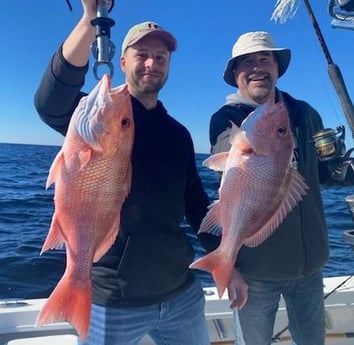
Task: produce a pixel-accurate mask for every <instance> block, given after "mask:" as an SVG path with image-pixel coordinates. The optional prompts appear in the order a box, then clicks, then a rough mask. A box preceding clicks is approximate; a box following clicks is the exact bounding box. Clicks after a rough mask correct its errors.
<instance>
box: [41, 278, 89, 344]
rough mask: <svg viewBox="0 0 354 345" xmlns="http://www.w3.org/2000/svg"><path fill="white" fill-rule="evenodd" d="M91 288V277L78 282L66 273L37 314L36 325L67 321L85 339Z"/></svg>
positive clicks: (87, 327)
mask: <svg viewBox="0 0 354 345" xmlns="http://www.w3.org/2000/svg"><path fill="white" fill-rule="evenodd" d="M91 290H92V287H91V280H90V279H89V280H86V281H85V282H84V283H83V282H80V283H79V284H78V283H77V282H75V281H73V280H71V279H69V278H67V277H66V276H65V274H64V276H63V277H62V279H61V280H60V281H59V283H58V285H57V286H56V288H55V289H54V291H53V292H52V294H51V295H50V296H49V298H48V300H47V302H46V303H45V305H44V306H43V307H42V310H41V311H40V313H39V315H38V316H37V320H36V327H41V326H43V325H44V324H47V323H52V322H60V321H67V322H69V323H70V324H71V325H72V326H73V327H74V328H75V329H76V331H77V333H78V334H79V336H80V338H81V339H82V340H85V339H86V338H87V335H88V330H89V325H90V316H91Z"/></svg>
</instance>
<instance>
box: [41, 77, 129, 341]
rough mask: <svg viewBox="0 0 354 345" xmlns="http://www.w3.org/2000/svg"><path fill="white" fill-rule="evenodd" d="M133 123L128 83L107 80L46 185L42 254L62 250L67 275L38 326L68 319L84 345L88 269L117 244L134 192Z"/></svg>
mask: <svg viewBox="0 0 354 345" xmlns="http://www.w3.org/2000/svg"><path fill="white" fill-rule="evenodd" d="M133 142H134V121H133V114H132V108H131V100H130V95H129V92H128V89H127V86H126V85H123V86H120V87H117V88H111V79H110V77H109V76H108V75H105V76H104V77H103V78H102V79H101V81H100V82H99V83H98V85H97V86H96V87H95V88H94V89H93V90H92V91H91V92H90V94H89V95H88V96H86V97H84V98H82V99H81V101H80V103H79V105H78V106H77V108H76V110H75V111H74V114H73V116H72V118H71V120H70V124H69V128H68V133H67V135H66V138H65V140H64V143H63V147H62V149H61V150H60V152H59V153H58V155H57V156H56V158H55V159H54V161H53V163H52V166H51V168H50V172H49V176H48V179H47V185H46V186H47V187H49V186H50V185H51V184H52V183H55V196H54V203H55V212H54V215H53V218H52V223H51V227H50V230H49V233H48V236H47V238H46V240H45V242H44V244H43V247H42V251H41V254H42V253H43V252H45V251H46V250H48V249H57V248H61V247H62V246H63V245H65V249H66V257H67V260H66V262H67V263H66V268H65V272H64V275H63V277H62V278H61V279H60V281H59V282H58V284H57V286H56V287H55V289H54V290H53V292H52V293H51V295H50V296H49V298H48V300H47V302H46V304H45V305H44V306H43V308H42V309H41V311H40V313H39V315H38V317H37V321H36V325H37V326H38V327H39V326H42V325H44V324H46V323H51V322H58V321H68V322H69V323H71V324H72V325H73V326H74V328H75V329H76V330H77V332H78V334H79V336H80V338H81V339H83V340H85V339H86V337H87V335H88V331H89V321H90V314H91V290H92V285H91V268H92V263H93V262H96V261H98V260H99V259H100V258H101V257H102V256H103V255H104V254H105V253H106V252H107V250H108V249H109V248H110V247H111V246H112V244H113V243H114V241H115V239H116V237H117V234H118V231H119V224H120V211H121V208H122V205H123V203H124V201H125V199H126V197H127V195H128V193H129V191H130V186H131V178H132V177H131V176H132V170H131V169H132V168H131V154H132V148H133Z"/></svg>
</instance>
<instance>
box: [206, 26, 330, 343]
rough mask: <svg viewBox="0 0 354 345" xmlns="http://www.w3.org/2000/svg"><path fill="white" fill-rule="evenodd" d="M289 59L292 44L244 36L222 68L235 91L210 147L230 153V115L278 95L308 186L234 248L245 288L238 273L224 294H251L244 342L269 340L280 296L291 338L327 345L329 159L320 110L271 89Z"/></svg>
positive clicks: (214, 123)
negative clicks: (323, 188) (257, 240)
mask: <svg viewBox="0 0 354 345" xmlns="http://www.w3.org/2000/svg"><path fill="white" fill-rule="evenodd" d="M289 62H290V50H289V49H287V48H277V47H276V46H275V44H274V41H273V39H272V37H271V35H270V34H269V33H267V32H261V31H257V32H248V33H245V34H243V35H241V36H240V37H239V38H238V40H237V41H236V43H235V45H234V46H233V49H232V57H231V59H230V60H229V61H228V63H227V66H226V70H225V72H224V80H225V81H226V83H228V84H229V85H231V86H234V87H237V88H238V90H237V92H235V93H233V94H231V95H229V96H227V97H226V103H225V104H224V105H223V106H222V107H221V108H220V109H219V110H218V111H217V112H216V113H214V114H213V115H212V117H211V121H210V143H211V151H212V153H218V152H223V151H228V150H229V148H230V142H229V134H230V127H231V124H230V121H232V122H234V123H235V124H236V125H238V126H240V125H241V122H242V121H243V120H244V119H245V118H246V117H247V116H248V114H250V113H251V112H252V111H253V110H254V109H255V108H256V107H257V106H259V105H260V104H263V103H265V102H266V101H268V100H274V101H276V102H277V101H280V100H281V101H283V102H284V103H285V105H286V108H287V110H288V114H289V118H290V122H291V127H292V130H293V139H294V155H293V167H294V168H296V169H298V170H299V172H300V173H301V175H302V176H303V177H304V178H305V181H306V183H307V185H308V186H309V190H308V192H307V195H306V196H304V199H303V201H302V202H301V203H300V204H299V205H298V206H297V207H296V208H295V209H293V211H292V212H291V213H290V214H289V215H288V216H287V217H286V219H285V220H284V221H283V222H282V224H280V226H279V228H278V229H277V231H275V232H274V234H273V235H272V236H271V237H270V238H269V239H268V240H266V241H265V242H264V243H262V244H261V245H259V246H258V247H256V248H250V247H246V246H243V247H242V248H241V250H240V251H239V254H238V257H237V260H236V266H235V267H236V269H237V271H238V272H239V273H240V274H241V276H242V278H243V279H244V281H245V283H246V284H247V285H248V290H247V288H246V287H245V284H244V282H242V281H240V279H239V278H237V277H238V275H236V274H235V276H234V278H232V279H231V282H230V285H229V298H230V300H231V301H232V306H233V307H240V306H242V305H243V304H244V303H245V302H246V299H247V298H246V297H245V296H247V293H248V299H247V302H246V304H245V305H244V306H243V308H241V309H240V310H239V311H238V317H239V320H240V325H241V328H242V333H243V338H244V341H245V344H247V345H267V344H271V342H272V336H273V326H274V319H275V314H276V312H277V309H278V303H279V299H280V296H281V295H282V296H283V297H284V299H285V302H286V306H287V311H288V317H289V330H290V332H291V336H292V340H293V341H294V342H295V343H296V344H297V345H309V344H311V345H323V344H324V334H325V319H324V302H323V283H322V267H323V266H324V265H325V264H326V262H327V260H328V240H327V227H326V222H325V217H324V212H323V207H322V201H321V194H320V183H326V182H329V181H330V180H331V178H330V173H329V169H328V166H329V164H327V163H321V164H320V163H319V159H318V156H317V154H316V151H315V149H314V146H313V144H311V141H312V136H313V134H314V133H315V132H316V131H318V130H320V129H322V120H321V118H320V116H319V114H318V113H317V112H316V111H315V110H314V109H313V108H312V107H311V106H310V105H309V104H307V103H306V102H304V101H300V100H296V99H294V98H293V97H291V96H290V95H289V94H288V93H286V92H283V91H280V90H279V89H278V88H277V87H276V83H277V80H278V78H279V77H281V76H283V74H284V73H285V72H286V70H287V68H288V66H289ZM299 73H301V71H299ZM205 237H206V236H205ZM214 240H215V239H214ZM206 242H209V245H208V246H209V249H210V250H211V249H213V248H214V247H215V245H214V246H213V245H212V242H213V240H212V239H211V235H209V236H208V238H205V239H204V240H203V243H204V244H205V245H207V244H206ZM240 296H241V297H242V298H241V300H240ZM237 297H238V298H237ZM237 319H238V318H237V314H236V313H235V320H237ZM235 325H236V322H235ZM237 345H240V344H239V343H238V344H237Z"/></svg>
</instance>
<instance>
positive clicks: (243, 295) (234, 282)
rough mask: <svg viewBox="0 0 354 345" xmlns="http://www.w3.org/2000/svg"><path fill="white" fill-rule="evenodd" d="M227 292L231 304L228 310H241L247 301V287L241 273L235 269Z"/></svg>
mask: <svg viewBox="0 0 354 345" xmlns="http://www.w3.org/2000/svg"><path fill="white" fill-rule="evenodd" d="M227 291H228V296H229V301H230V302H231V304H230V308H231V309H235V308H236V309H242V308H243V307H244V306H245V304H246V302H247V299H248V285H247V284H246V282H245V281H244V280H243V278H242V276H241V273H240V272H239V271H237V270H236V269H235V268H234V270H233V272H232V274H231V279H230V282H229V285H228V289H227Z"/></svg>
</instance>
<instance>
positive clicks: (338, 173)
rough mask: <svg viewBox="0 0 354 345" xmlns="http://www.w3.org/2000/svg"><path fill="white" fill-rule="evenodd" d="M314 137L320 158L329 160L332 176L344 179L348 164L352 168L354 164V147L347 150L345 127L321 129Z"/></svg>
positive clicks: (336, 178) (340, 179)
mask: <svg viewBox="0 0 354 345" xmlns="http://www.w3.org/2000/svg"><path fill="white" fill-rule="evenodd" d="M312 139H313V140H312V141H313V143H314V146H315V149H316V152H317V155H318V158H319V160H320V161H322V162H326V161H329V165H328V166H329V169H330V172H331V176H332V178H333V179H335V180H339V181H343V180H344V178H345V176H346V173H347V168H348V166H349V165H350V166H351V167H352V168H353V166H354V165H353V164H354V160H353V158H351V157H350V155H351V154H352V152H353V151H354V148H351V149H349V150H348V151H347V150H346V147H345V127H344V126H343V125H340V126H338V127H337V128H336V129H332V128H326V129H323V130H320V131H318V132H316V133H315V134H314V135H313V137H312Z"/></svg>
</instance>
